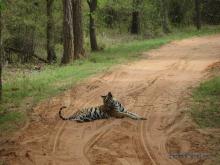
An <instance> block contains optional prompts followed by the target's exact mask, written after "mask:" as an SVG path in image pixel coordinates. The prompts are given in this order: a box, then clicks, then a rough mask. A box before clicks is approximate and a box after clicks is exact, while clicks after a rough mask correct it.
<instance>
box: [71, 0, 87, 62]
mask: <svg viewBox="0 0 220 165" xmlns="http://www.w3.org/2000/svg"><path fill="white" fill-rule="evenodd" d="M72 6H73V36H74V59H79V58H81V57H84V56H85V50H84V48H83V25H82V1H81V0H72Z"/></svg>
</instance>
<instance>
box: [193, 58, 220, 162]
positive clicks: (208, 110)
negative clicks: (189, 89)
mask: <svg viewBox="0 0 220 165" xmlns="http://www.w3.org/2000/svg"><path fill="white" fill-rule="evenodd" d="M207 71H209V74H210V78H209V79H208V80H205V81H204V82H202V83H201V84H200V85H199V86H198V87H197V88H195V89H194V91H193V102H192V108H191V115H192V118H193V120H194V121H195V122H196V123H197V124H198V126H199V127H200V128H201V129H203V130H208V132H209V131H211V132H210V138H209V141H208V144H207V145H208V146H209V147H210V152H212V153H211V156H212V157H213V165H215V164H220V153H219V150H220V136H219V134H218V133H217V134H216V133H215V131H214V130H218V129H219V128H220V74H219V73H220V62H216V63H214V64H212V65H211V66H209V68H208V70H207ZM217 132H218V131H217Z"/></svg>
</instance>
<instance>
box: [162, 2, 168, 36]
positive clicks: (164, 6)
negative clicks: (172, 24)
mask: <svg viewBox="0 0 220 165" xmlns="http://www.w3.org/2000/svg"><path fill="white" fill-rule="evenodd" d="M160 7H161V17H162V28H163V32H164V33H169V32H170V29H169V25H168V12H167V0H160Z"/></svg>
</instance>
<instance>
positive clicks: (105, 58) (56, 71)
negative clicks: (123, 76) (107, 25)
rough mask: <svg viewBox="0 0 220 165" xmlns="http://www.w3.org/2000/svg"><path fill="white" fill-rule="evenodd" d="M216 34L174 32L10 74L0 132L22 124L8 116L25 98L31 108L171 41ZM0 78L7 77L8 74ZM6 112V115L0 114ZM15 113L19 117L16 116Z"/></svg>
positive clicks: (209, 31) (209, 29) (212, 29)
mask: <svg viewBox="0 0 220 165" xmlns="http://www.w3.org/2000/svg"><path fill="white" fill-rule="evenodd" d="M219 32H220V27H219V26H216V27H206V28H203V29H202V30H200V31H197V30H195V28H193V29H192V28H188V29H184V30H182V31H178V32H177V31H174V32H173V33H171V34H169V35H167V36H164V37H160V38H155V39H149V40H132V41H130V42H129V41H128V42H126V43H117V45H112V46H111V47H107V48H106V49H105V50H103V51H101V52H95V53H91V54H90V56H89V57H88V58H86V59H82V60H77V61H75V62H74V63H72V64H70V65H68V66H62V67H60V66H59V65H58V64H54V65H51V66H46V67H45V69H44V70H43V71H41V72H38V71H31V72H30V73H28V74H17V75H16V76H15V75H13V74H12V76H10V77H7V78H6V80H5V81H4V84H3V103H2V104H1V107H0V108H1V109H0V114H2V115H0V121H2V122H0V130H1V127H4V126H5V125H6V124H7V123H9V122H10V123H13V122H11V121H14V120H15V121H16V120H17V119H18V118H19V120H20V121H22V120H25V117H24V116H26V115H25V112H23V111H22V112H20V111H13V112H11V111H10V109H11V107H15V106H16V107H18V108H17V109H19V107H21V105H22V104H24V101H25V100H27V99H28V98H32V99H30V100H31V103H30V104H34V103H37V102H39V100H41V99H45V98H48V97H51V96H54V95H56V94H58V93H60V92H62V91H64V90H66V89H69V88H71V87H72V86H74V85H75V84H76V83H77V82H79V81H80V80H83V79H85V78H88V77H89V76H92V75H94V74H97V73H100V72H103V71H105V70H107V69H109V68H110V67H112V66H113V65H116V64H121V63H125V62H129V61H134V60H137V59H139V57H140V55H139V54H140V53H141V52H143V51H147V50H150V49H154V48H158V47H160V46H161V45H164V44H166V43H169V42H171V41H173V40H179V39H183V38H189V37H193V36H202V35H209V34H215V33H219ZM3 76H7V72H6V73H4V75H3ZM3 79H4V77H3ZM22 107H24V106H22ZM5 111H8V112H9V113H2V112H5ZM18 112H19V113H20V115H18V114H19V113H18ZM13 115H14V118H13ZM15 123H16V122H15ZM21 123H23V122H21ZM12 125H13V124H12Z"/></svg>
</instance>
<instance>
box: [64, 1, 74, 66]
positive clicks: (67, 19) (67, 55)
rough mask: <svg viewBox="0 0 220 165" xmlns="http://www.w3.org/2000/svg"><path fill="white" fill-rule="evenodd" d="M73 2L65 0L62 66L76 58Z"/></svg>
mask: <svg viewBox="0 0 220 165" xmlns="http://www.w3.org/2000/svg"><path fill="white" fill-rule="evenodd" d="M72 13H73V11H72V0H63V49H64V50H63V57H62V61H61V63H62V64H67V63H69V62H70V60H71V59H72V58H73V57H74V50H73V48H74V45H73V18H72Z"/></svg>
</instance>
